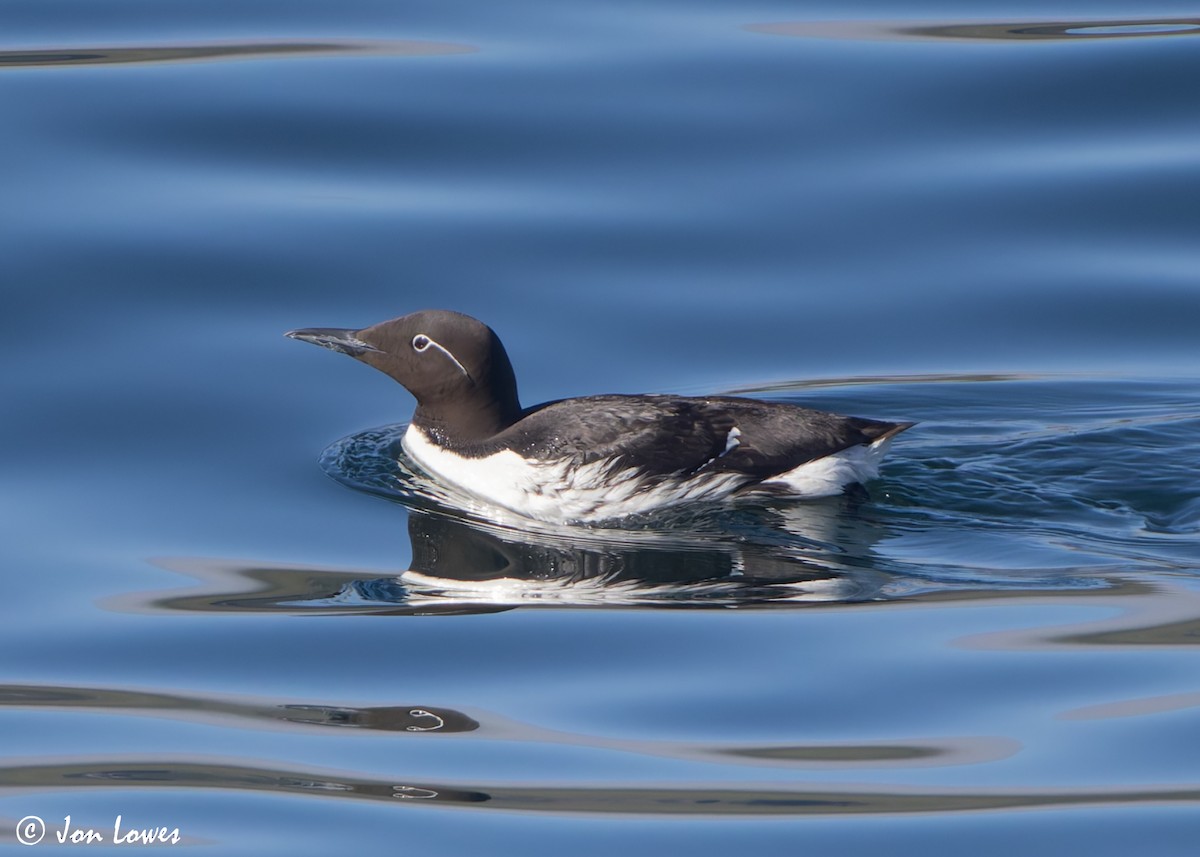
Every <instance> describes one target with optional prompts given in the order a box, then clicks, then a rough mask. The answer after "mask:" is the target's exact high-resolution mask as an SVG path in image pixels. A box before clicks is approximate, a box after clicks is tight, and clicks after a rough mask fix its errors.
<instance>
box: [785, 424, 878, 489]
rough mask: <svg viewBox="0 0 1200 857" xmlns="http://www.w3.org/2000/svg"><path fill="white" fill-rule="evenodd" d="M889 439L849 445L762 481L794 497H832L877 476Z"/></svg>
mask: <svg viewBox="0 0 1200 857" xmlns="http://www.w3.org/2000/svg"><path fill="white" fill-rule="evenodd" d="M891 442H892V439H891V438H890V437H889V438H884V439H883V440H877V441H875V442H874V443H873V444H871V445H870V446H863V445H861V444H860V445H858V446H852V447H850V448H849V449H843V450H842V451H841V452H835V453H834V454H833V455H827V456H825V457H824V458H818V459H817V460H815V461H809V462H806V463H805V464H801V465H800V466H799V467H796V468H793V469H792V470H789V471H788V472H787V473H780V474H779V475H778V476H776V477H775V478H773V479H768V480H766V481H765V482H763V483H762V485H763V486H764V487H765V488H772V489H774V490H776V491H778V490H779V489H781V488H782V489H784V490H786V491H787V492H788V494H790V495H792V496H794V497H809V498H815V497H834V496H836V495H838V494H841V493H842V489H843V488H845V487H846V486H847V485H852V484H854V483H855V482H866V481H868V480H870V479H874V478H875V477H876V476H877V475H879V462H880V461H881V460H882V459H883V455H884V453H886V452H887V449H888V447H889V446H890V445H891Z"/></svg>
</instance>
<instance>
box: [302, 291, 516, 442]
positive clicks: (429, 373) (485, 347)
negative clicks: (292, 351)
mask: <svg viewBox="0 0 1200 857" xmlns="http://www.w3.org/2000/svg"><path fill="white" fill-rule="evenodd" d="M287 336H290V337H291V338H292V339H299V340H302V341H304V342H311V343H313V344H314V345H320V346H321V347H323V348H329V349H331V350H333V351H338V352H341V353H342V354H349V355H350V356H351V357H353V358H355V359H357V360H361V361H362V362H363V363H366V364H367V365H369V366H374V367H375V368H376V369H378V370H379V371H380V372H383V373H384V374H385V375H388V376H390V377H391V378H393V379H395V380H396V381H398V382H400V383H401V384H403V385H404V387H405V389H407V390H408V391H409V392H410V393H412V394H413V396H415V397H416V399H417V410H416V413H415V414H414V415H413V422H414V423H416V424H417V425H420V426H421V427H422V428H425V429H428V430H430V431H432V432H435V433H436V434H438V435H439V437H438V438H437V439H438V440H439V441H440V442H442V443H443V444H445V445H448V446H455V445H460V444H469V443H474V442H478V441H479V440H483V439H485V438H487V437H490V436H491V435H493V434H495V433H496V432H499V431H502V430H503V429H505V428H507V427H508V426H509V425H511V424H512V423H513V422H515V421H516V420H517V419H518V418H519V417H520V414H521V405H520V402H519V400H518V398H517V381H516V377H515V376H514V374H513V369H512V363H510V362H509V359H508V354H507V353H506V352H505V350H504V346H503V345H502V344H501V343H500V338H499V337H498V336H496V334H495V333H494V332H493V331H492V329H491V328H490V327H488V326H487V325H486V324H484V323H482V322H480V321H476V320H475V319H473V318H471V317H470V316H466V315H463V314H462V313H457V312H450V311H448V310H425V311H422V312H414V313H412V314H411V315H406V316H401V317H400V318H394V319H392V320H391V321H385V322H381V323H379V324H376V325H372V326H371V327H365V328H363V329H361V330H354V329H349V328H332V327H312V328H305V329H303V330H292V331H289V332H288V333H287Z"/></svg>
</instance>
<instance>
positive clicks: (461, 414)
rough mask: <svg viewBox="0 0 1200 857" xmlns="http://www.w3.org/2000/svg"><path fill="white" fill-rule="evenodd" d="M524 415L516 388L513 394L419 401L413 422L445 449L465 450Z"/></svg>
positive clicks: (487, 439) (492, 436)
mask: <svg viewBox="0 0 1200 857" xmlns="http://www.w3.org/2000/svg"><path fill="white" fill-rule="evenodd" d="M520 418H521V404H520V402H519V401H518V400H517V396H516V392H515V391H513V393H512V395H511V396H503V397H496V396H491V395H488V396H483V395H478V396H468V397H460V398H455V399H453V400H447V401H434V402H418V404H417V409H416V411H414V412H413V419H412V423H413V425H414V426H417V427H418V428H420V429H421V430H422V431H423V432H424V433H425V434H426V435H427V436H428V437H429V439H430V440H432V441H433V442H434V443H436V444H437V445H438V446H441V447H443V448H445V449H451V450H465V449H470V448H472V447H477V446H479V445H480V444H485V443H487V442H488V441H489V440H491V439H492V438H494V437H495V436H496V435H498V434H500V432H502V431H504V430H505V429H506V428H508V427H509V426H511V425H512V424H513V423H515V422H516V421H517V420H518V419H520Z"/></svg>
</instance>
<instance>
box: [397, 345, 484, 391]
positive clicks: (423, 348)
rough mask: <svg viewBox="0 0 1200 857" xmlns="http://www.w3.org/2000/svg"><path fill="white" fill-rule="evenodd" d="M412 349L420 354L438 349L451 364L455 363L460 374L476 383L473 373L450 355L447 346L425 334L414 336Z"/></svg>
mask: <svg viewBox="0 0 1200 857" xmlns="http://www.w3.org/2000/svg"><path fill="white" fill-rule="evenodd" d="M412 347H413V351H415V352H417V353H418V354H423V353H425V352H426V351H428V350H429V349H430V348H431V347H432V348H436V349H437V350H438V351H440V352H442V353H443V354H445V355H446V357H447V358H449V360H450V362H451V363H453V364H454V365H455V367H457V369H458V371H459V372H462V373H463V374H464V375H466V376H467V380H468V381H470V382H471V383H472V384H474V383H475V379H474V378H472V377H471V373H470V372H468V371H467V367H466V366H464V365H462V363H460V362H459V361H458V358H457V357H455V356H454V355H453V354H451V353H450V349H449V348H447V347H446V346H444V345H442V344H441V343H440V342H436V341H434V340H433V339H431V338H430V337H428V336H426V335H425V334H424V333H418V334H417V335H416V336H414V337H413V338H412Z"/></svg>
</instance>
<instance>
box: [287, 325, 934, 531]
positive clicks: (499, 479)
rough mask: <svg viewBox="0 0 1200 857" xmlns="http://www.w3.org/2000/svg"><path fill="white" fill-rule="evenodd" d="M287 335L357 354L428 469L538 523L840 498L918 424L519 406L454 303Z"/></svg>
mask: <svg viewBox="0 0 1200 857" xmlns="http://www.w3.org/2000/svg"><path fill="white" fill-rule="evenodd" d="M286 335H287V336H289V337H291V338H292V339H299V340H302V341H304V342H311V343H313V344H314V345H320V346H322V347H323V348H329V349H331V350H333V351H338V352H341V353H342V354H349V355H350V356H351V357H354V358H356V359H358V360H361V361H362V362H363V363H366V364H368V365H369V366H373V367H375V368H376V369H378V370H380V371H381V372H383V373H384V374H386V375H388V376H390V377H391V378H393V379H394V380H396V381H398V382H399V383H400V384H402V385H403V386H404V387H405V388H406V389H407V390H408V391H409V392H410V393H412V394H413V396H415V397H416V400H417V407H416V410H415V411H414V413H413V418H412V422H411V424H410V425H409V427H408V429H407V431H406V432H405V434H404V439H403V446H404V450H405V451H406V452H407V453H408V455H409V456H410V457H411V458H412V459H413V460H414V461H415V462H416V463H417V464H418V465H419V466H420V467H421V468H423V469H424V470H426V471H428V472H429V474H430V475H431V476H433V477H435V478H436V479H438V480H440V481H442V482H445V483H448V484H450V485H452V486H454V487H456V488H457V489H459V490H461V491H465V492H467V493H468V494H469V495H471V496H473V497H475V498H478V499H480V500H482V501H484V502H486V503H490V504H493V505H497V506H501V507H503V508H505V509H508V510H510V511H513V512H517V513H518V514H521V515H524V516H527V517H530V518H535V519H538V520H542V521H550V522H556V523H590V522H596V521H603V520H609V519H614V518H620V517H625V516H627V515H631V514H638V513H644V512H651V511H654V510H657V509H663V508H667V507H670V506H676V505H679V504H682V503H689V502H693V501H699V500H721V499H725V498H729V497H737V496H745V495H748V494H754V493H770V494H773V495H776V496H785V497H795V498H815V497H827V496H831V495H835V494H838V493H840V492H841V491H842V489H843V488H845V487H846V486H847V485H850V484H852V483H857V482H863V481H866V480H868V479H870V478H873V477H874V476H875V475H876V473H877V471H878V467H879V461H880V459H881V458H882V457H883V453H884V452H885V451H886V448H887V446H888V444H889V442H890V441H891V439H892V438H893V437H895V436H896V435H897V434H899V433H900V432H902V431H904V430H905V429H907V428H910V427H911V426H912V425H913V423H910V422H900V423H894V422H884V421H881V420H869V419H863V418H860V417H847V416H840V415H837V414H830V413H825V412H823V411H815V410H811V409H808V408H802V407H799V406H797V405H789V404H783V403H777V402H764V401H759V400H757V399H746V398H737V397H732V396H705V397H684V396H662V395H605V396H586V397H582V398H576V399H561V400H557V401H552V402H546V403H544V404H541V405H535V406H533V407H530V408H522V407H521V404H520V401H519V399H518V398H517V381H516V376H515V374H514V373H513V368H512V363H511V362H510V361H509V359H508V354H507V353H506V352H505V350H504V346H503V345H502V344H501V342H500V339H499V337H497V336H496V334H495V333H494V332H493V331H492V329H491V328H489V327H488V326H487V325H485V324H483V323H482V322H480V321H477V320H475V319H473V318H471V317H470V316H466V315H463V314H461V313H457V312H450V311H447V310H426V311H422V312H415V313H412V314H411V315H406V316H402V317H400V318H396V319H392V320H390V321H385V322H381V323H380V324H376V325H373V326H372V327H366V328H362V329H361V330H355V329H347V328H330V327H315V328H304V329H302V330H292V331H289V332H288V333H287V334H286Z"/></svg>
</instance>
